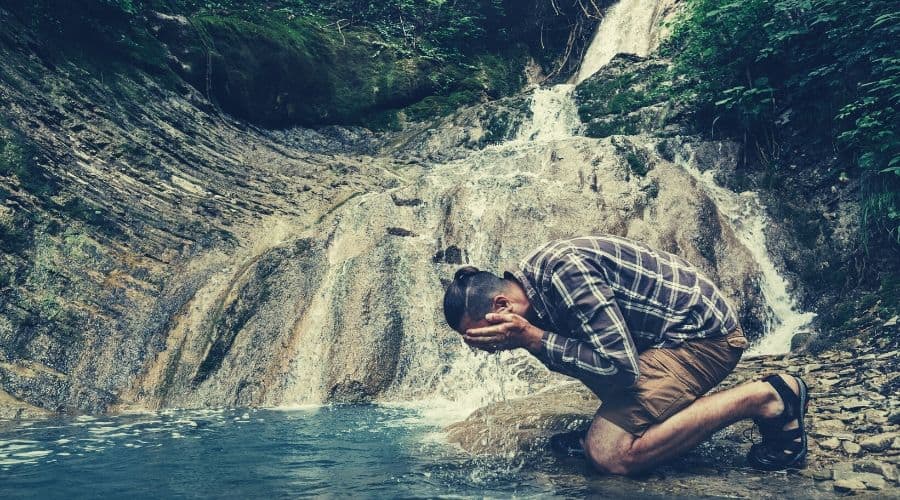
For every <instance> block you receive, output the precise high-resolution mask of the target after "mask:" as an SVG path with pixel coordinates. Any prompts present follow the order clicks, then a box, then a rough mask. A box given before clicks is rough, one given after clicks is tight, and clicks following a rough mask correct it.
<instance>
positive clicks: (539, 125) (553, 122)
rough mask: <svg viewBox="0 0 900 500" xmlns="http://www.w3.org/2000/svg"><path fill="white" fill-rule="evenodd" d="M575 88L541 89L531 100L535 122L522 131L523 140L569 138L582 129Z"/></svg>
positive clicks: (572, 86)
mask: <svg viewBox="0 0 900 500" xmlns="http://www.w3.org/2000/svg"><path fill="white" fill-rule="evenodd" d="M574 91H575V85H569V84H562V85H554V86H552V87H539V88H536V89H535V90H534V94H533V96H532V99H531V122H530V124H529V125H528V126H527V127H522V128H521V129H520V130H519V134H518V137H517V140H519V141H549V140H554V139H566V138H568V137H572V136H573V135H574V134H576V133H577V132H578V130H579V128H580V127H581V120H580V119H579V118H578V109H577V108H576V107H575V101H574V100H573V99H572V92H574Z"/></svg>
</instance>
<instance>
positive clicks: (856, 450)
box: [841, 441, 862, 455]
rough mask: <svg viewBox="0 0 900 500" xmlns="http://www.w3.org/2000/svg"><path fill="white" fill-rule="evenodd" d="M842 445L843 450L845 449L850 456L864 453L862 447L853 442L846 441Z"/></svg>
mask: <svg viewBox="0 0 900 500" xmlns="http://www.w3.org/2000/svg"><path fill="white" fill-rule="evenodd" d="M841 444H842V448H844V452H845V453H847V454H848V455H859V454H860V453H861V452H862V447H860V446H859V445H858V444H856V443H854V442H853V441H844V442H843V443H841Z"/></svg>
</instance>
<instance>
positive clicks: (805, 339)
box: [791, 332, 812, 351]
mask: <svg viewBox="0 0 900 500" xmlns="http://www.w3.org/2000/svg"><path fill="white" fill-rule="evenodd" d="M811 336H812V335H811V334H810V333H809V332H801V333H798V334H796V335H794V336H793V337H791V351H799V350H801V349H803V347H804V346H806V345H807V344H809V339H810V338H811Z"/></svg>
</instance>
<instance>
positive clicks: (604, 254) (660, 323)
mask: <svg viewBox="0 0 900 500" xmlns="http://www.w3.org/2000/svg"><path fill="white" fill-rule="evenodd" d="M507 275H512V277H514V278H515V279H516V280H517V281H518V282H519V283H521V285H522V287H523V288H524V289H525V292H526V294H527V295H528V298H529V301H530V302H531V307H532V308H533V310H534V313H535V314H536V315H537V317H538V318H539V320H538V321H537V322H536V325H537V326H539V327H541V328H543V329H545V330H548V329H550V330H553V331H546V332H544V336H543V340H542V347H543V348H542V350H541V352H540V353H538V355H537V357H538V359H539V360H540V361H541V362H542V363H544V364H545V365H546V366H547V367H548V368H549V369H551V370H553V371H556V372H560V373H563V374H566V375H569V376H571V377H575V378H577V379H579V380H581V381H582V382H584V383H585V385H587V386H588V387H589V388H591V389H592V390H593V391H594V392H596V393H598V394H601V393H608V392H610V391H614V390H621V389H623V388H627V387H630V386H632V385H634V384H635V383H636V382H637V378H638V375H639V372H638V362H637V357H638V353H640V352H643V351H644V350H646V349H649V348H652V347H662V348H669V347H677V346H678V345H680V344H681V343H682V342H683V341H685V340H690V339H698V338H715V337H720V336H724V335H727V334H728V333H729V332H731V331H732V330H734V329H735V328H737V326H738V322H737V317H736V316H735V313H734V310H733V309H732V308H731V306H730V305H729V304H728V301H727V300H726V299H725V297H724V296H723V295H722V292H720V291H719V289H718V288H716V286H715V285H714V284H713V283H712V282H711V281H710V280H709V278H707V277H705V276H704V275H703V274H701V273H700V271H699V270H697V269H696V268H695V267H694V266H692V265H690V264H689V263H688V262H687V261H685V260H684V259H682V258H680V257H678V256H676V255H673V254H671V253H668V252H663V251H659V250H654V249H652V248H650V247H647V246H646V245H643V244H641V243H638V242H636V241H632V240H628V239H625V238H621V237H617V236H589V237H581V238H573V239H567V240H558V241H552V242H550V243H547V244H546V245H544V246H542V247H541V248H538V249H537V250H536V251H534V252H533V253H532V254H531V255H530V256H528V257H526V258H525V259H524V260H522V261H521V263H520V264H519V268H518V269H515V270H512V271H509V272H508V273H507Z"/></svg>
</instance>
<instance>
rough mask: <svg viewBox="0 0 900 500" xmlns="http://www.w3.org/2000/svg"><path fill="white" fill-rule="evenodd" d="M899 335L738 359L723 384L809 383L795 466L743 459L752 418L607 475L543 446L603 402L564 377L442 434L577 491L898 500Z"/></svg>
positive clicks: (582, 424)
mask: <svg viewBox="0 0 900 500" xmlns="http://www.w3.org/2000/svg"><path fill="white" fill-rule="evenodd" d="M896 334H897V332H896V331H887V332H883V334H882V335H881V336H880V338H879V340H881V341H888V342H891V344H890V345H889V346H886V347H885V349H884V350H879V349H876V348H874V347H872V346H871V344H872V343H876V342H878V340H873V341H872V342H871V343H869V345H862V343H861V342H860V343H858V345H855V346H851V347H848V348H846V349H844V350H840V351H828V352H825V353H822V354H821V355H819V356H810V355H800V354H792V355H785V356H766V357H757V358H753V359H745V360H742V361H741V363H740V364H739V365H738V368H737V369H736V370H735V372H734V373H732V374H731V375H730V376H729V377H728V378H727V379H726V380H725V381H724V382H723V383H722V385H721V386H720V387H719V388H717V389H714V390H721V389H725V388H728V387H731V386H734V385H737V384H740V383H742V382H745V381H748V380H754V379H758V378H759V377H761V376H764V375H765V374H768V373H777V372H782V373H790V374H794V375H798V376H800V377H802V378H803V379H804V380H805V381H806V382H807V383H808V384H809V386H810V391H811V395H812V400H811V402H810V407H809V413H808V416H807V420H806V425H807V429H808V435H809V458H808V460H807V466H806V467H805V468H804V469H801V470H792V471H788V472H773V473H767V472H760V471H756V470H754V469H751V468H749V467H748V466H747V465H746V461H745V455H746V453H747V451H748V450H749V447H750V445H751V444H752V443H753V442H755V441H758V440H759V434H758V432H755V431H754V427H753V424H752V422H751V421H749V420H748V421H744V422H739V423H737V424H735V425H732V426H731V427H728V428H726V429H724V430H722V431H719V432H717V433H716V434H715V435H713V437H712V438H710V439H709V440H708V441H706V442H704V443H702V444H701V445H700V446H699V447H697V448H696V449H695V450H693V451H691V452H690V453H688V454H686V455H685V456H683V457H681V458H678V459H676V460H673V461H672V462H671V463H668V464H665V465H663V466H660V467H658V468H657V469H655V470H652V471H650V472H648V473H646V474H644V475H643V476H639V477H636V478H617V477H607V476H603V475H600V474H598V473H595V472H593V471H591V470H590V468H589V467H588V465H587V464H586V463H585V462H584V461H583V460H578V459H572V458H555V457H554V456H553V455H552V454H551V452H550V451H549V449H548V447H547V440H548V439H549V437H550V436H552V435H553V434H556V433H558V432H565V431H569V430H586V429H587V426H588V425H589V424H590V421H591V419H592V418H593V414H594V412H595V411H596V409H597V407H598V406H599V405H600V402H599V401H598V400H597V399H596V397H595V396H594V395H593V394H592V393H590V391H588V390H587V389H586V388H585V387H584V386H583V385H581V384H580V383H577V382H573V383H567V384H564V385H561V386H559V387H556V388H553V389H551V390H546V391H544V392H541V393H539V394H535V395H533V396H529V397H527V398H521V399H515V400H510V401H505V402H499V403H495V404H493V405H490V406H487V407H485V408H482V409H480V410H478V411H476V412H474V413H473V414H472V415H471V416H469V417H468V418H467V419H466V420H464V421H462V422H458V423H456V424H452V425H450V426H449V427H448V428H447V429H446V430H447V433H448V436H449V439H450V441H451V442H454V443H457V444H458V445H459V446H461V447H462V448H463V449H465V450H467V451H469V452H470V453H472V454H475V455H484V456H491V455H499V456H503V457H507V458H511V457H516V460H518V461H519V463H522V464H523V467H525V468H531V469H533V470H534V473H535V474H536V475H540V476H546V477H548V480H549V481H552V482H553V484H555V485H558V486H559V487H560V488H565V487H571V488H573V491H578V492H579V494H585V493H586V492H590V491H597V492H608V491H610V488H612V489H613V490H615V489H616V488H618V489H619V490H620V491H623V492H628V494H638V492H639V493H640V494H648V495H656V494H659V495H687V496H698V495H699V496H723V497H742V498H786V497H787V498H790V497H793V498H828V497H832V496H835V495H845V494H859V495H863V496H868V497H872V498H897V497H900V483H898V482H897V472H898V466H900V425H898V420H900V419H898V411H900V399H898V397H897V391H896V386H897V384H898V383H900V349H898V346H897V343H896V341H895V340H892V339H895V338H896V337H895V336H896Z"/></svg>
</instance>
